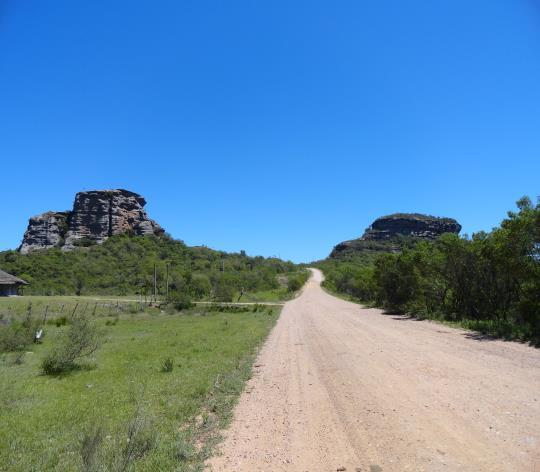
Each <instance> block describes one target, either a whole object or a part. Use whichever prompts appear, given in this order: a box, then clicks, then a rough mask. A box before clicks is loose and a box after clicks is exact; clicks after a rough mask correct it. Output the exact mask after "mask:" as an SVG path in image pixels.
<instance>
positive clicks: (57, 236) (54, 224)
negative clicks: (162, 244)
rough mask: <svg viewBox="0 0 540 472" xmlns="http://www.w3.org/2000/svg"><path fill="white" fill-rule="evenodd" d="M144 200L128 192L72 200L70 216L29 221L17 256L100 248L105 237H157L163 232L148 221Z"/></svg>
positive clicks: (47, 215)
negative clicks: (59, 248) (85, 247)
mask: <svg viewBox="0 0 540 472" xmlns="http://www.w3.org/2000/svg"><path fill="white" fill-rule="evenodd" d="M145 204H146V201H145V200H144V198H143V197H142V196H140V195H138V194H136V193H134V192H130V191H128V190H122V189H116V190H92V191H88V192H79V193H78V194H77V195H76V196H75V203H74V205H73V210H72V211H70V212H62V213H58V212H47V213H43V214H42V215H38V216H34V217H32V218H30V221H29V223H28V229H27V231H26V233H25V234H24V238H23V242H22V244H21V246H20V248H19V250H20V252H22V253H28V252H30V251H33V250H36V249H47V248H50V247H61V248H62V249H63V250H66V251H68V250H71V249H74V248H75V247H77V246H87V245H90V244H101V243H102V242H103V241H105V240H106V239H107V238H108V237H110V236H113V235H117V234H124V233H131V234H134V235H139V236H148V235H160V234H162V233H163V229H162V228H161V227H160V226H159V225H158V224H157V223H156V222H155V221H154V220H151V219H149V218H148V216H147V214H146V211H145V210H144V205H145Z"/></svg>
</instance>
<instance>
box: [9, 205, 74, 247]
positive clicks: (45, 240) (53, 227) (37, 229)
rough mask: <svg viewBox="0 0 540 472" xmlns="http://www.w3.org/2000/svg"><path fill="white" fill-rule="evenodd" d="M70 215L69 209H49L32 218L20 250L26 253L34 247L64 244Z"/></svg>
mask: <svg viewBox="0 0 540 472" xmlns="http://www.w3.org/2000/svg"><path fill="white" fill-rule="evenodd" d="M68 217H69V212H68V211H64V212H55V211H48V212H47V213H43V214H42V215H37V216H33V217H32V218H30V220H29V221H28V228H27V230H26V232H25V233H24V237H23V242H22V244H21V246H20V247H19V251H20V252H21V253H22V254H26V253H28V252H30V251H32V250H34V249H47V248H50V247H59V246H62V245H63V244H64V236H65V234H66V231H67V226H68V223H67V220H68Z"/></svg>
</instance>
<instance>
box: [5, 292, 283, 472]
mask: <svg viewBox="0 0 540 472" xmlns="http://www.w3.org/2000/svg"><path fill="white" fill-rule="evenodd" d="M45 298H47V299H49V297H45ZM207 310H208V309H206V308H204V307H199V308H195V309H193V310H190V311H188V312H186V313H184V314H165V313H160V312H159V311H158V310H155V313H154V314H150V313H141V314H133V315H129V314H122V315H120V319H119V321H118V322H117V323H116V324H115V325H110V324H109V325H107V324H106V322H107V320H111V318H109V317H107V316H103V317H97V318H96V323H98V325H99V326H100V329H102V330H103V336H102V339H103V344H102V346H101V348H100V350H99V351H98V352H97V353H96V354H95V355H94V357H93V358H91V359H88V360H86V361H84V362H83V363H82V364H81V367H80V368H79V369H78V370H75V371H72V372H70V373H69V374H66V375H62V376H58V377H51V376H45V375H43V374H42V373H41V371H40V361H41V359H42V358H43V356H44V354H45V353H46V352H47V351H48V350H49V349H50V348H51V346H52V345H53V344H54V342H55V339H56V338H57V336H58V335H60V334H61V332H62V330H66V329H67V327H66V326H62V327H56V326H54V325H47V327H46V336H45V340H44V342H43V344H42V345H32V346H31V347H30V348H29V350H28V352H26V353H25V354H24V356H23V358H22V360H21V359H20V354H17V353H9V354H0V378H1V379H2V382H1V384H0V470H2V471H25V472H27V471H47V470H58V471H66V470H70V471H71V470H144V471H161V470H178V471H187V470H202V469H201V468H202V462H203V461H204V459H205V458H206V457H207V456H208V454H209V451H210V449H211V447H212V445H213V444H214V443H215V441H216V439H217V437H218V435H219V429H220V428H222V427H223V426H225V425H226V423H227V421H229V419H230V417H231V412H232V408H233V406H234V404H235V401H236V399H237V398H238V395H239V394H240V392H241V391H242V388H243V385H244V382H245V380H246V379H247V378H249V375H250V372H251V366H252V362H253V359H254V354H255V352H256V348H257V347H258V346H259V345H260V343H261V342H262V341H263V339H264V338H265V337H266V335H267V334H268V332H269V330H270V329H271V327H272V326H273V324H274V322H275V320H276V319H277V316H278V311H279V309H278V308H274V307H272V308H269V307H265V308H264V310H263V309H262V308H261V309H259V310H258V311H256V312H253V311H251V309H250V311H243V312H236V313H223V312H219V313H218V312H210V311H207ZM246 310H247V308H246ZM167 359H171V360H172V370H171V369H170V368H166V369H164V365H166V363H165V361H166V360H167ZM18 362H22V363H18ZM130 425H131V432H132V433H133V431H136V432H137V431H138V433H136V434H135V439H137V438H139V439H138V440H135V439H132V441H131V444H132V446H133V445H138V446H137V447H135V448H134V449H135V453H134V454H132V455H131V459H129V457H130V451H131V452H133V451H132V450H131V449H129V447H128V446H129V444H128V442H127V438H128V433H129V431H130ZM134 425H135V427H134ZM100 428H101V429H102V432H103V433H102V442H99V441H98V446H97V454H96V457H97V459H96V460H97V466H96V467H95V468H94V469H92V468H89V467H87V468H86V469H83V462H82V455H81V451H82V446H81V444H82V442H83V438H85V437H86V442H87V443H88V439H89V438H91V437H92V435H91V434H90V433H91V431H93V430H99V429H100ZM97 435H98V436H99V434H97ZM146 449H148V451H147V452H146V453H144V451H145V450H146ZM137 452H140V453H141V454H142V457H140V458H137V457H138V456H137ZM143 453H144V454H143ZM126 457H127V458H128V460H127V462H126V460H125V459H126ZM126 464H127V465H126Z"/></svg>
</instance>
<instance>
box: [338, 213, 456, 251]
mask: <svg viewBox="0 0 540 472" xmlns="http://www.w3.org/2000/svg"><path fill="white" fill-rule="evenodd" d="M460 231H461V225H460V224H459V223H458V222H457V221H456V220H454V219H452V218H439V217H435V216H429V215H422V214H420V213H394V214H392V215H388V216H383V217H381V218H377V219H376V220H375V221H374V222H373V223H372V225H371V226H370V227H369V228H368V229H367V230H366V231H365V232H364V235H363V236H362V237H361V238H358V239H353V240H350V241H343V242H342V243H339V244H338V245H337V246H335V247H334V249H333V250H332V253H331V254H330V257H332V258H335V257H342V256H344V255H348V254H355V253H356V254H358V253H359V252H377V251H386V252H396V251H399V250H401V248H402V247H403V244H404V242H405V241H407V240H408V241H411V240H422V239H427V240H433V239H436V238H438V237H439V236H440V235H441V234H444V233H455V234H458V233H459V232H460Z"/></svg>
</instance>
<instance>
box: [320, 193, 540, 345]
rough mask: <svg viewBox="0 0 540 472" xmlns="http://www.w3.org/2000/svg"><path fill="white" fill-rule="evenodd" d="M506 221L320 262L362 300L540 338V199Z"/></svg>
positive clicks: (331, 278) (340, 287)
mask: <svg viewBox="0 0 540 472" xmlns="http://www.w3.org/2000/svg"><path fill="white" fill-rule="evenodd" d="M517 206H518V211H517V212H509V213H508V216H507V218H506V219H504V220H503V221H502V223H501V225H500V227H498V228H495V229H494V230H493V231H491V232H489V233H486V232H480V233H477V234H474V235H473V236H472V237H470V238H469V237H467V236H463V237H459V236H458V235H456V234H444V235H442V236H441V237H439V238H438V239H436V240H435V241H421V242H418V243H416V244H412V245H410V246H409V247H405V248H404V249H403V250H402V251H400V252H399V253H383V254H378V255H376V256H373V257H372V258H368V259H366V258H365V257H359V258H357V259H355V258H354V257H350V258H349V259H348V260H345V261H344V260H326V261H323V262H320V263H319V264H318V265H319V266H320V267H321V268H322V269H323V271H324V272H325V276H326V281H325V286H326V287H327V288H329V289H330V290H332V291H335V292H338V293H342V294H345V295H347V296H349V297H352V298H355V299H358V300H360V301H362V302H365V303H369V304H373V305H376V306H380V307H384V308H387V309H389V310H396V311H401V312H406V313H410V314H412V315H414V316H417V317H422V318H432V319H439V320H443V321H447V322H451V323H456V324H459V325H461V326H464V327H467V328H472V329H475V330H479V331H481V332H483V333H488V334H492V335H496V336H500V337H504V338H507V339H520V340H529V341H532V342H534V343H536V344H540V205H538V204H537V205H533V204H532V203H531V201H530V199H528V198H526V197H525V198H522V199H521V200H520V201H518V203H517Z"/></svg>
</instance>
